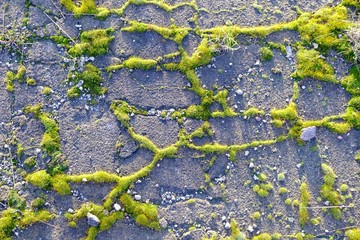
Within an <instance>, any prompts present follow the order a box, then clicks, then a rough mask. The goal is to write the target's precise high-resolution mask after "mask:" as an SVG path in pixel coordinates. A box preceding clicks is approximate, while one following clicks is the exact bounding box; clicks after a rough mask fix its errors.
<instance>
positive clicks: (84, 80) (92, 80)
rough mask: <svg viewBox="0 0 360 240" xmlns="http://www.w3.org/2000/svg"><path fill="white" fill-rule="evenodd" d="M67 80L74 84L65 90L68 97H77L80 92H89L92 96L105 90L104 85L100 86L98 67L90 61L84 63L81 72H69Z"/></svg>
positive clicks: (100, 77)
mask: <svg viewBox="0 0 360 240" xmlns="http://www.w3.org/2000/svg"><path fill="white" fill-rule="evenodd" d="M73 76H75V77H73ZM68 81H71V82H72V84H73V85H75V86H73V87H71V88H70V89H69V90H68V91H67V96H68V97H69V98H76V97H79V96H80V95H81V94H82V93H89V94H91V95H92V96H97V95H103V94H105V93H106V91H107V89H106V88H105V87H102V86H101V83H102V82H103V79H102V76H101V71H100V69H98V68H97V67H95V66H94V65H93V64H91V63H88V64H86V65H85V66H84V70H83V71H82V72H75V74H74V73H73V72H70V73H69V76H68ZM80 81H81V82H80ZM78 85H81V86H78Z"/></svg>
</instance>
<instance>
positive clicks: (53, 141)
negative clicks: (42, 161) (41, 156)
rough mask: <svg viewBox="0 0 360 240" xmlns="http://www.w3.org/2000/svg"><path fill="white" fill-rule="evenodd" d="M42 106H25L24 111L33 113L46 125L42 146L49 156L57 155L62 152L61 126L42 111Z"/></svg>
mask: <svg viewBox="0 0 360 240" xmlns="http://www.w3.org/2000/svg"><path fill="white" fill-rule="evenodd" d="M41 108H42V106H41V105H35V106H27V107H25V108H24V113H33V114H34V115H35V117H36V118H37V119H39V120H40V122H41V123H42V124H43V125H44V127H45V133H44V135H43V137H42V139H41V143H40V146H41V148H42V149H43V150H45V152H46V153H47V154H49V156H51V157H55V155H57V154H58V153H59V152H61V145H60V136H59V126H58V124H57V122H56V121H55V120H54V119H52V118H50V117H49V115H48V114H47V113H44V112H42V111H41Z"/></svg>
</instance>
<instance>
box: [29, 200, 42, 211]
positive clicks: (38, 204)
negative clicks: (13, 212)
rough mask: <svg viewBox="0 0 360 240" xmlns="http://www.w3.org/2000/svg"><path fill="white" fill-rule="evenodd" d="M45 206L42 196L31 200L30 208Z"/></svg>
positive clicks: (35, 208) (36, 208) (37, 208)
mask: <svg viewBox="0 0 360 240" xmlns="http://www.w3.org/2000/svg"><path fill="white" fill-rule="evenodd" d="M44 206H45V200H44V199H43V198H40V197H38V198H35V199H34V200H33V201H32V202H31V208H32V209H33V210H39V209H42V208H43V207H44Z"/></svg>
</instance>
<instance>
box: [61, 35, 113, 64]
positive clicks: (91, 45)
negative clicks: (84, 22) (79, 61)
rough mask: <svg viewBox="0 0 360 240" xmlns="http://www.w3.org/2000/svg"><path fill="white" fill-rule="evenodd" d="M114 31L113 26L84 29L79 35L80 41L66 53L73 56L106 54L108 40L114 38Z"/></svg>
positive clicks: (110, 40)
mask: <svg viewBox="0 0 360 240" xmlns="http://www.w3.org/2000/svg"><path fill="white" fill-rule="evenodd" d="M114 31H115V30H114V29H113V28H107V29H95V30H89V31H84V32H82V33H81V35H80V40H81V42H80V43H77V44H75V45H74V46H73V47H71V48H70V49H69V51H68V53H69V54H70V55H71V56H74V57H77V56H81V55H84V54H86V55H89V56H98V55H103V54H106V53H107V52H108V49H109V44H110V42H112V41H113V40H114V39H115V38H114V37H113V36H112V33H113V32H114Z"/></svg>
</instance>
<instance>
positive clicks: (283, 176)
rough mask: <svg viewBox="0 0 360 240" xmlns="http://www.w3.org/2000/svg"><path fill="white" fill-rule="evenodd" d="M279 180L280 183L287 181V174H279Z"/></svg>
mask: <svg viewBox="0 0 360 240" xmlns="http://www.w3.org/2000/svg"><path fill="white" fill-rule="evenodd" d="M277 179H278V181H284V180H285V174H284V173H279V174H278V175H277Z"/></svg>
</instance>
